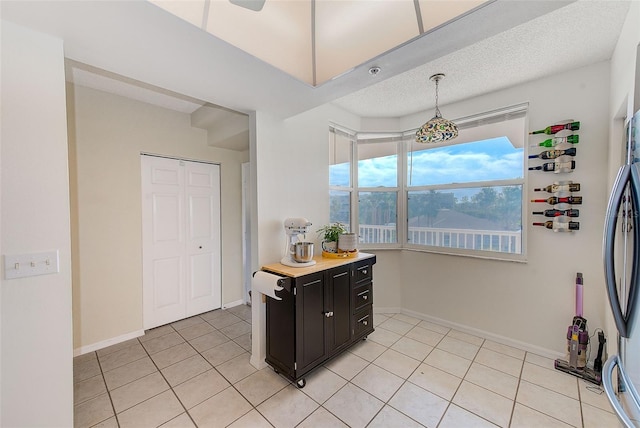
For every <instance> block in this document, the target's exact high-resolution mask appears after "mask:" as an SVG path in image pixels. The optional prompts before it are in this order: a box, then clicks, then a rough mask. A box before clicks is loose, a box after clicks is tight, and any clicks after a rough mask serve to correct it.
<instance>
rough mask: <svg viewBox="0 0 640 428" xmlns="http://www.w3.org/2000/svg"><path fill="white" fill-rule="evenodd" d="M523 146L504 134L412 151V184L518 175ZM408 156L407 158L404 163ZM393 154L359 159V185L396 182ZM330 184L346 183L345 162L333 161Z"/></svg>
mask: <svg viewBox="0 0 640 428" xmlns="http://www.w3.org/2000/svg"><path fill="white" fill-rule="evenodd" d="M522 151H523V149H522V148H515V147H513V145H512V144H511V142H510V141H509V140H508V139H507V138H506V137H500V138H494V139H490V140H483V141H478V142H472V143H464V144H456V145H452V146H446V147H435V148H429V149H425V150H420V151H414V152H413V170H412V177H411V178H412V180H411V183H412V185H413V186H421V185H433V184H446V183H469V182H476V181H489V180H502V179H512V178H520V177H522V174H523V153H522ZM409 162H410V160H409V159H407V165H409ZM396 168H397V158H396V156H395V155H393V156H386V157H381V158H373V159H366V160H362V161H359V162H358V173H359V176H360V178H359V180H360V182H359V186H360V187H377V186H385V187H386V186H388V187H395V186H397V179H396ZM329 174H330V183H331V184H332V185H345V186H346V185H348V177H349V169H348V164H339V165H332V166H331V167H330V169H329Z"/></svg>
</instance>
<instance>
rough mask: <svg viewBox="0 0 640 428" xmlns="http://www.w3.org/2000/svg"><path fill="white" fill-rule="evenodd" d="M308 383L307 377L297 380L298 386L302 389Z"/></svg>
mask: <svg viewBox="0 0 640 428" xmlns="http://www.w3.org/2000/svg"><path fill="white" fill-rule="evenodd" d="M306 384H307V381H306V380H305V379H300V380H299V381H297V382H296V386H297V387H298V388H300V389H302V388H304V386H305V385H306Z"/></svg>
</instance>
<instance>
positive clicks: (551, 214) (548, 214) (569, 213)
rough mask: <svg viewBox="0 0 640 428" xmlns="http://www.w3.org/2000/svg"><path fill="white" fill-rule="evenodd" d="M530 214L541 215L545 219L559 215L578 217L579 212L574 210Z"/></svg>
mask: <svg viewBox="0 0 640 428" xmlns="http://www.w3.org/2000/svg"><path fill="white" fill-rule="evenodd" d="M532 214H538V215H543V216H545V217H559V216H561V215H565V216H567V217H580V211H579V210H576V209H569V210H555V209H554V210H544V211H534V212H533V213H532Z"/></svg>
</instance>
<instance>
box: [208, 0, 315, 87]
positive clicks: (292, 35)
mask: <svg viewBox="0 0 640 428" xmlns="http://www.w3.org/2000/svg"><path fill="white" fill-rule="evenodd" d="M206 30H207V31H208V32H209V33H211V34H213V35H214V36H216V37H219V38H221V39H223V40H225V41H227V42H228V43H231V44H232V45H234V46H236V47H237V48H240V49H242V50H243V51H245V52H247V53H249V54H251V55H253V56H255V57H257V58H260V59H261V60H263V61H265V62H268V63H269V64H271V65H273V66H275V67H277V68H279V69H280V70H282V71H284V72H286V73H288V74H290V75H292V76H294V77H296V78H298V79H300V80H302V81H304V82H307V83H312V82H313V68H312V67H313V63H312V56H311V37H312V28H311V2H308V1H267V2H266V3H265V5H264V7H263V8H262V10H261V11H259V12H256V11H253V10H250V9H246V8H243V7H240V6H237V5H234V4H232V3H230V2H228V1H211V2H210V5H209V16H208V20H207V25H206Z"/></svg>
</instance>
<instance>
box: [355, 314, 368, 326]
mask: <svg viewBox="0 0 640 428" xmlns="http://www.w3.org/2000/svg"><path fill="white" fill-rule="evenodd" d="M367 318H369V315H366V316H364V317H362V318H360V319H359V320H358V322H359V323H362V324H364V325H367Z"/></svg>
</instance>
